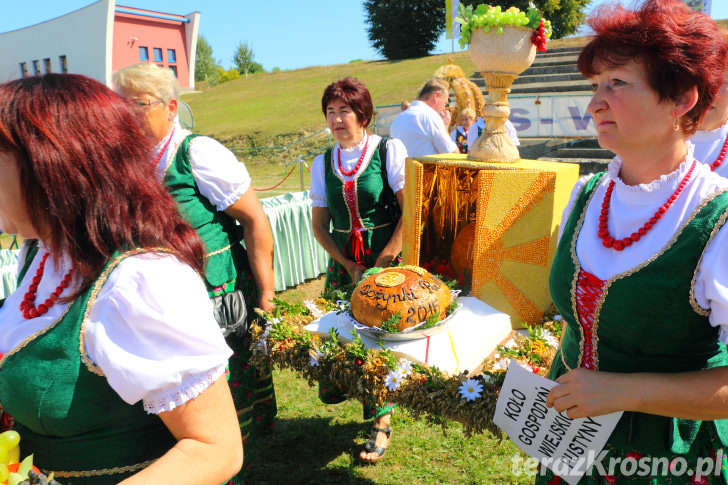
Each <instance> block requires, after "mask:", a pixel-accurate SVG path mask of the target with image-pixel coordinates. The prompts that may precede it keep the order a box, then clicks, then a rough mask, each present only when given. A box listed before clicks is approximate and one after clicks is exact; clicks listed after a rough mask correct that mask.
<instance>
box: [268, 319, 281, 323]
mask: <svg viewBox="0 0 728 485" xmlns="http://www.w3.org/2000/svg"><path fill="white" fill-rule="evenodd" d="M270 323H272V324H276V323H281V319H280V318H277V317H273V318H271V319H270Z"/></svg>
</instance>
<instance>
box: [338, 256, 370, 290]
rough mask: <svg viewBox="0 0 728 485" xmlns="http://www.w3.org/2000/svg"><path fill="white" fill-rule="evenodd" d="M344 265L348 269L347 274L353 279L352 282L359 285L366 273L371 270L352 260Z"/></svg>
mask: <svg viewBox="0 0 728 485" xmlns="http://www.w3.org/2000/svg"><path fill="white" fill-rule="evenodd" d="M343 264H344V268H345V269H346V272H347V273H349V276H350V277H351V281H353V282H354V284H357V283H359V280H361V275H363V274H364V271H366V270H367V269H369V268H367V267H366V266H364V265H361V264H358V263H356V262H354V261H351V260H347V261H346V262H345V263H343Z"/></svg>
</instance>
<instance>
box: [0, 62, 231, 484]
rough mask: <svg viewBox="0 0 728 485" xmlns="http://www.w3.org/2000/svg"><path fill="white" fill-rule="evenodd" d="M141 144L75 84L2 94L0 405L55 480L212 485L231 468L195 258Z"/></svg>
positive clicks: (195, 247) (199, 256)
mask: <svg viewBox="0 0 728 485" xmlns="http://www.w3.org/2000/svg"><path fill="white" fill-rule="evenodd" d="M146 135H147V134H146V132H145V131H144V129H143V128H142V125H141V124H140V123H139V113H138V108H137V107H136V106H135V105H134V104H132V103H130V102H128V100H125V99H123V98H121V97H119V96H118V95H117V94H115V93H113V92H112V91H110V90H109V89H108V88H106V86H104V85H102V84H101V83H99V82H97V81H94V80H92V79H89V78H86V77H84V76H79V75H71V74H47V75H45V76H42V77H30V78H24V79H19V80H16V81H12V82H9V83H6V84H3V85H0V230H2V231H4V232H9V233H13V234H18V235H20V236H22V237H23V238H25V243H24V246H23V247H22V251H21V253H20V259H19V262H20V271H19V274H18V287H17V289H16V291H15V292H14V293H12V294H11V295H10V296H9V297H8V298H7V299H5V300H4V301H0V355H1V356H2V357H0V404H2V407H3V408H4V409H5V410H7V411H8V412H9V413H11V414H12V415H13V417H14V418H15V423H16V428H17V430H18V431H19V432H20V435H21V443H20V445H21V456H26V455H29V454H33V462H34V463H35V464H36V465H37V466H38V467H39V468H40V469H41V470H43V471H44V472H45V473H50V472H53V473H54V474H55V476H56V478H57V479H58V480H60V481H61V482H63V483H73V484H74V485H85V484H89V485H105V484H112V483H114V484H115V483H119V482H121V483H123V484H132V483H172V482H173V483H189V484H202V483H208V484H219V483H222V482H223V481H225V480H227V479H229V477H231V476H232V475H234V474H235V473H237V471H238V470H239V469H240V466H241V464H242V440H241V438H240V434H239V433H238V431H237V418H236V416H235V408H234V406H233V402H232V398H231V395H230V391H229V389H228V386H227V384H226V382H225V366H226V364H227V359H228V357H229V355H230V354H231V351H230V349H229V348H228V347H227V346H226V344H225V340H224V339H223V337H222V335H221V333H220V329H219V326H218V324H217V322H216V321H215V318H214V316H213V310H212V305H211V303H210V300H209V298H208V297H207V292H206V290H205V285H204V282H203V280H202V278H201V272H202V270H203V255H204V248H203V245H202V242H201V241H200V239H199V237H198V236H197V234H196V232H195V230H194V229H193V228H192V227H191V226H190V225H189V224H187V223H186V222H184V220H183V219H182V218H181V217H180V216H179V213H178V211H177V209H176V206H175V202H174V201H173V200H172V197H171V196H170V195H169V194H168V193H167V192H166V191H165V190H164V188H163V187H162V186H161V185H160V184H159V183H158V182H157V181H156V180H154V179H153V178H150V177H149V176H148V174H149V171H150V165H151V164H150V153H151V151H152V146H151V144H149V143H148V142H147V138H146ZM120 161H123V163H120ZM190 457H194V460H192V459H190ZM201 464H204V465H201Z"/></svg>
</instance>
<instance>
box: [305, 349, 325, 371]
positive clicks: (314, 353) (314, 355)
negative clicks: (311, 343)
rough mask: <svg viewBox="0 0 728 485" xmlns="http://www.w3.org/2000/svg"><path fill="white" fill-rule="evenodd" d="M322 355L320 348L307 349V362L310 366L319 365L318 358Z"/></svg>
mask: <svg viewBox="0 0 728 485" xmlns="http://www.w3.org/2000/svg"><path fill="white" fill-rule="evenodd" d="M323 356H324V353H323V352H321V351H320V350H311V351H309V354H308V357H309V361H308V364H309V365H310V366H311V367H315V366H317V365H319V360H320V359H321V357H323Z"/></svg>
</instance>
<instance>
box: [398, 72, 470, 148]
mask: <svg viewBox="0 0 728 485" xmlns="http://www.w3.org/2000/svg"><path fill="white" fill-rule="evenodd" d="M448 97H449V86H448V84H447V82H445V81H443V80H442V79H437V78H433V79H430V80H429V81H427V82H426V83H425V85H424V86H422V89H421V90H420V94H419V96H418V97H417V99H416V100H415V101H413V102H412V105H411V106H410V107H409V109H407V110H406V111H403V112H402V113H400V114H399V116H397V117H396V118H395V119H394V121H393V122H392V126H391V127H390V128H389V134H390V135H391V136H392V138H399V139H400V140H401V141H402V143H404V146H405V147H406V148H407V153H408V154H409V156H410V157H422V156H425V155H434V154H436V153H459V151H458V147H457V145H456V144H455V142H454V141H452V139H451V138H450V134H449V133H448V132H447V129H446V128H445V123H444V122H443V121H442V116H440V113H442V112H443V111H444V110H445V107H446V106H447V101H448Z"/></svg>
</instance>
